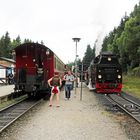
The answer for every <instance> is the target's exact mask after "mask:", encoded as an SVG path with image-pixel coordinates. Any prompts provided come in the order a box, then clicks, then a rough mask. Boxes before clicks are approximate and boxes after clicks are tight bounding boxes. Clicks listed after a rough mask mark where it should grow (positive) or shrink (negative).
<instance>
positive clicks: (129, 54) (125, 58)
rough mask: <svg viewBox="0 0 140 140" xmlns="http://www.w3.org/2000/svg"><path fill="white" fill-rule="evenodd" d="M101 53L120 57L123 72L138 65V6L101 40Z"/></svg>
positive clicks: (139, 41) (139, 31)
mask: <svg viewBox="0 0 140 140" xmlns="http://www.w3.org/2000/svg"><path fill="white" fill-rule="evenodd" d="M102 51H111V52H113V53H115V54H117V55H119V56H120V62H121V64H122V68H123V72H127V71H128V68H129V69H133V68H135V67H138V66H139V65H140V4H139V5H136V6H135V7H134V11H133V12H132V13H131V14H130V16H129V17H128V16H126V15H125V16H124V17H123V18H122V19H121V22H120V25H119V26H118V27H117V28H115V29H114V30H113V31H111V32H110V33H109V35H108V36H106V37H105V38H104V40H103V44H102Z"/></svg>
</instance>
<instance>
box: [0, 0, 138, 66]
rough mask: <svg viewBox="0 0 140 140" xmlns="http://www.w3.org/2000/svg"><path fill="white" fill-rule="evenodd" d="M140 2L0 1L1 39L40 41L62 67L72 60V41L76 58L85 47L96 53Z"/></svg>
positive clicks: (107, 0)
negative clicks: (89, 47)
mask: <svg viewBox="0 0 140 140" xmlns="http://www.w3.org/2000/svg"><path fill="white" fill-rule="evenodd" d="M138 2H139V0H0V37H1V36H2V35H4V34H5V32H6V31H8V32H9V33H10V37H11V38H12V39H13V38H16V37H17V36H18V35H20V37H21V39H22V40H24V39H25V38H28V39H31V40H33V41H39V42H40V41H41V40H43V42H44V44H45V45H46V46H47V47H49V48H50V49H51V50H52V51H54V52H55V53H56V54H57V56H58V57H59V58H60V59H61V60H62V61H63V62H65V63H68V62H73V61H74V59H75V48H76V47H75V43H74V42H73V40H72V38H73V37H80V38H81V41H80V42H79V43H78V55H79V58H81V59H82V58H83V56H84V53H85V51H86V48H87V45H88V44H90V45H91V47H93V45H94V42H95V40H96V39H98V40H100V42H99V43H98V48H97V53H98V52H99V50H100V46H101V41H102V38H103V37H104V36H105V35H106V34H107V33H108V32H109V31H111V30H112V29H113V28H114V27H115V26H118V25H119V23H120V20H121V18H122V17H123V16H124V15H125V12H127V13H128V15H129V13H130V12H131V11H133V8H134V5H135V4H137V3H138Z"/></svg>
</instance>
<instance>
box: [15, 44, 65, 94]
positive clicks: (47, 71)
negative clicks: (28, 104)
mask: <svg viewBox="0 0 140 140" xmlns="http://www.w3.org/2000/svg"><path fill="white" fill-rule="evenodd" d="M15 53H16V67H15V79H16V84H15V86H16V89H18V90H22V91H25V92H27V93H28V94H29V95H30V94H35V95H36V94H41V92H40V91H45V92H46V93H47V92H49V86H48V83H47V81H48V79H49V78H50V77H52V76H53V75H54V72H58V73H59V74H60V76H62V75H63V74H64V71H65V64H64V63H63V62H62V61H61V60H60V59H59V58H58V57H57V56H56V55H55V54H54V53H53V52H52V51H51V50H50V49H49V48H47V47H46V46H44V45H42V44H38V43H25V44H22V45H19V46H17V47H16V48H15Z"/></svg>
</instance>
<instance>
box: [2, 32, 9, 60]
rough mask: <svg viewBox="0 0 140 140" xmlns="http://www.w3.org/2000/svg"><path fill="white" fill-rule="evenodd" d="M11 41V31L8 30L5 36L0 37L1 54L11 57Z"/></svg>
mask: <svg viewBox="0 0 140 140" xmlns="http://www.w3.org/2000/svg"><path fill="white" fill-rule="evenodd" d="M10 43H11V39H10V37H9V33H8V32H6V33H5V36H2V37H1V39H0V50H1V52H0V55H1V56H3V57H8V58H10V47H11V46H10Z"/></svg>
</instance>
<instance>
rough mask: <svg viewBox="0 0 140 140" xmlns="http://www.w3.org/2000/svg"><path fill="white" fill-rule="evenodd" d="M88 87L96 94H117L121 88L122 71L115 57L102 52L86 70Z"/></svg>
mask: <svg viewBox="0 0 140 140" xmlns="http://www.w3.org/2000/svg"><path fill="white" fill-rule="evenodd" d="M88 81H89V82H88V83H89V85H88V87H89V89H90V90H92V89H95V91H96V92H97V93H103V94H104V93H106V94H108V93H119V92H120V91H121V88H122V69H121V65H120V64H119V61H118V58H117V56H116V55H114V54H112V53H110V52H102V53H100V55H98V56H97V57H96V58H95V59H94V60H93V61H92V62H91V64H90V67H89V68H88Z"/></svg>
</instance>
